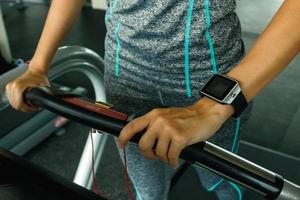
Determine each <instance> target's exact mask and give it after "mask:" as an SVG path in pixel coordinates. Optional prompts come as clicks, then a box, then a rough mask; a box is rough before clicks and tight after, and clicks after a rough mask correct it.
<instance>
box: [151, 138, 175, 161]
mask: <svg viewBox="0 0 300 200" xmlns="http://www.w3.org/2000/svg"><path fill="white" fill-rule="evenodd" d="M170 141H171V138H170V137H169V134H166V133H165V134H162V135H160V136H159V138H158V141H157V145H156V147H155V154H156V155H157V156H158V157H159V158H160V159H161V160H163V161H164V162H166V163H168V162H169V160H168V149H169V147H170Z"/></svg>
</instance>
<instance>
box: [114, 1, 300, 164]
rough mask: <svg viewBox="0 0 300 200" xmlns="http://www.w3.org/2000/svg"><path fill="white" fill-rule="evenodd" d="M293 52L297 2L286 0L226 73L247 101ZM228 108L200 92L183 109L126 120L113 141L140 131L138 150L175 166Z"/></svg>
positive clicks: (298, 32) (299, 28) (298, 36)
mask: <svg viewBox="0 0 300 200" xmlns="http://www.w3.org/2000/svg"><path fill="white" fill-rule="evenodd" d="M299 51H300V1H299V0H286V1H285V2H284V3H283V5H282V6H281V8H280V9H279V11H278V12H277V14H276V15H275V16H274V17H273V19H272V21H271V22H270V23H269V25H268V26H267V27H266V29H265V31H264V32H263V33H262V34H261V35H260V37H259V38H258V39H257V41H256V42H255V44H254V45H253V46H252V48H251V49H250V51H249V52H248V54H247V55H246V56H245V58H244V59H243V60H242V61H241V62H240V64H239V65H237V66H236V67H235V68H233V69H232V70H231V71H230V72H229V73H228V74H227V75H228V76H230V77H232V78H233V79H235V80H237V81H238V82H239V84H240V86H241V88H242V91H243V93H244V95H245V97H246V99H247V101H248V102H250V101H251V100H252V99H253V98H254V97H255V96H256V95H257V94H258V93H259V92H260V91H261V90H263V88H264V87H266V86H267V84H269V83H270V82H271V81H272V80H273V79H274V78H275V77H276V76H277V75H278V74H279V73H280V72H281V71H282V70H283V69H284V68H285V67H286V66H287V65H288V63H289V62H291V60H292V59H293V58H294V57H295V56H296V55H297V54H298V53H299ZM233 113H234V109H233V107H232V106H230V105H221V104H219V103H217V102H215V101H213V100H210V99H208V98H206V97H204V98H202V99H201V100H199V101H198V102H196V103H195V104H194V105H192V106H189V107H185V108H167V109H154V110H152V111H150V112H149V113H147V114H145V115H143V116H141V117H138V118H136V119H135V120H133V121H131V122H130V123H128V124H127V125H126V126H125V127H124V128H123V130H122V131H121V134H120V137H119V144H120V147H121V148H125V145H126V144H127V142H128V141H129V140H130V138H132V137H133V136H134V135H135V134H136V133H138V132H139V131H142V130H146V132H145V134H144V135H143V137H142V138H141V140H140V142H139V146H140V149H141V151H142V153H143V154H144V155H145V156H146V157H147V158H149V159H156V158H159V159H161V160H163V161H165V162H167V163H169V164H171V165H172V166H173V167H175V168H177V167H178V162H179V154H180V152H181V151H182V150H183V149H184V148H185V147H186V146H188V145H191V144H194V143H197V142H200V141H203V140H206V139H208V138H210V137H211V136H213V135H214V134H215V132H216V131H217V130H218V129H219V128H220V127H221V126H222V124H223V123H224V122H225V121H226V120H227V119H228V118H229V117H230V116H231V115H232V114H233ZM156 143H157V145H156V148H155V150H153V147H154V145H155V144H156Z"/></svg>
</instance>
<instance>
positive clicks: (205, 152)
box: [25, 87, 300, 200]
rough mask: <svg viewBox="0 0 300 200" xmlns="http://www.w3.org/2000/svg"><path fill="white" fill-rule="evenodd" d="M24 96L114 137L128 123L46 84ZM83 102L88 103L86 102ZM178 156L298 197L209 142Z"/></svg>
mask: <svg viewBox="0 0 300 200" xmlns="http://www.w3.org/2000/svg"><path fill="white" fill-rule="evenodd" d="M25 97H26V100H27V102H29V103H31V104H33V105H36V106H40V107H43V108H45V109H47V110H50V111H52V112H55V113H57V114H59V115H62V116H64V117H67V118H69V119H71V120H74V121H77V122H79V123H82V124H85V125H87V126H90V127H92V128H95V129H97V130H101V131H102V132H105V133H109V134H113V135H114V136H118V135H119V132H120V131H121V129H122V128H123V127H124V126H125V125H126V124H127V123H128V122H127V121H126V120H123V119H117V118H116V117H115V116H112V115H108V114H107V113H108V112H110V111H114V110H112V108H104V107H103V106H99V105H98V104H93V105H94V109H98V108H99V107H100V109H102V114H99V112H95V111H93V109H87V108H86V105H84V104H83V103H84V101H83V100H82V102H83V103H82V102H81V104H78V103H76V101H72V99H73V100H74V99H75V100H76V97H74V96H73V95H71V96H69V95H68V94H61V93H57V92H56V91H55V90H51V89H49V88H46V87H41V88H32V89H30V90H29V91H27V92H26V93H25ZM70 99H71V101H70ZM86 104H91V103H89V102H86ZM89 106H91V105H89ZM120 115H121V114H120ZM129 118H131V117H129ZM142 134H143V133H139V134H137V135H136V136H135V137H133V139H132V140H131V141H132V142H136V143H137V142H138V141H139V139H140V137H141V136H142ZM180 157H181V158H182V159H184V160H186V161H189V162H191V163H193V164H196V165H198V166H200V167H203V168H206V169H208V170H210V171H213V172H215V173H217V174H219V175H221V176H223V177H225V178H227V179H230V180H231V181H233V182H235V183H238V184H241V185H243V186H244V187H246V188H248V189H250V190H252V191H253V192H256V193H258V194H259V195H261V196H263V197H265V198H266V199H270V200H273V199H274V200H275V199H277V200H283V199H285V200H299V199H300V187H299V186H298V185H296V184H294V183H292V182H290V181H288V180H285V179H284V178H283V177H282V176H280V175H278V174H275V173H273V172H271V171H269V170H267V169H265V168H263V167H260V166H258V165H256V164H254V163H252V162H250V161H248V160H246V159H243V158H241V157H240V156H237V155H235V154H233V153H231V152H229V151H227V150H224V149H222V148H220V147H218V146H216V145H214V144H212V143H210V142H200V143H198V144H194V145H191V146H188V147H186V148H185V149H184V150H183V151H182V153H181V155H180Z"/></svg>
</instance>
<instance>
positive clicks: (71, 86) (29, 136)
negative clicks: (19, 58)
mask: <svg viewBox="0 0 300 200" xmlns="http://www.w3.org/2000/svg"><path fill="white" fill-rule="evenodd" d="M103 68H104V67H103V61H102V59H101V58H100V57H99V56H98V55H97V54H96V53H94V52H92V51H90V50H88V49H86V48H83V47H61V48H59V49H58V51H57V53H56V55H55V57H54V59H53V62H52V63H51V65H50V69H49V81H50V82H51V85H54V86H55V87H58V88H60V89H62V90H65V91H69V92H73V93H76V94H78V95H82V96H89V98H93V97H94V95H95V96H96V98H98V99H99V100H102V101H104V100H105V94H104V89H103V81H102V76H103ZM26 69H27V65H26V64H24V65H23V66H20V67H17V68H14V69H13V70H10V71H9V72H7V73H5V74H3V75H2V76H0V94H3V93H4V90H5V85H6V83H8V82H10V81H11V80H14V79H15V78H17V77H18V76H19V75H20V74H22V73H23V72H24V71H25V70H26ZM70 73H72V74H73V75H75V76H76V80H74V79H72V78H69V77H72V76H68V75H70ZM66 85H67V87H66ZM96 88H97V90H96ZM88 91H89V92H88ZM0 114H1V115H0V121H1V123H0V130H1V131H0V147H3V148H5V149H8V150H9V151H11V152H14V153H17V154H18V155H24V154H25V153H26V152H28V151H29V150H30V149H32V148H33V147H34V146H36V145H37V144H39V143H40V142H41V141H43V140H44V139H45V138H47V137H48V136H50V135H51V134H53V133H55V132H61V131H63V126H57V125H56V124H55V122H56V121H57V120H58V119H59V116H58V115H56V114H54V113H51V112H49V111H46V110H42V111H40V112H34V113H21V112H17V111H15V110H14V109H12V108H11V107H10V106H9V105H8V104H7V102H6V100H5V99H2V103H1V99H0Z"/></svg>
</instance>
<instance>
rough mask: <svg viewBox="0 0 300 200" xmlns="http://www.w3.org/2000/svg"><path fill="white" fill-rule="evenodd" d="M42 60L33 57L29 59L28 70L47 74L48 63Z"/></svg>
mask: <svg viewBox="0 0 300 200" xmlns="http://www.w3.org/2000/svg"><path fill="white" fill-rule="evenodd" d="M43 60H44V59H35V58H33V59H32V60H31V61H29V65H28V70H29V71H31V72H32V73H35V74H41V75H47V74H48V63H46V62H45V61H43Z"/></svg>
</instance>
